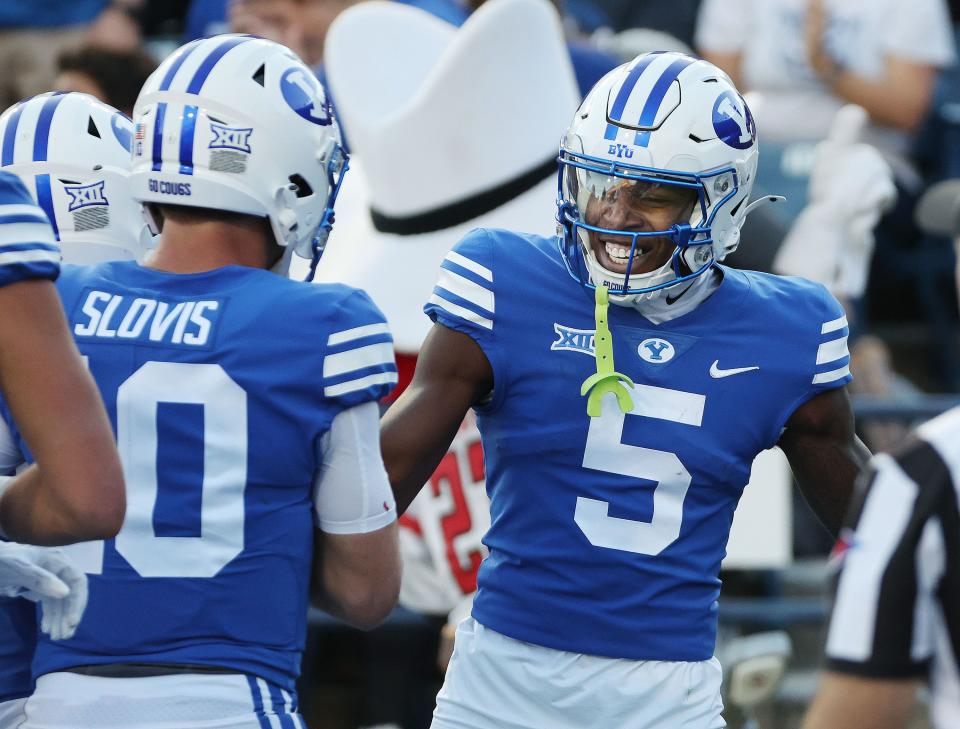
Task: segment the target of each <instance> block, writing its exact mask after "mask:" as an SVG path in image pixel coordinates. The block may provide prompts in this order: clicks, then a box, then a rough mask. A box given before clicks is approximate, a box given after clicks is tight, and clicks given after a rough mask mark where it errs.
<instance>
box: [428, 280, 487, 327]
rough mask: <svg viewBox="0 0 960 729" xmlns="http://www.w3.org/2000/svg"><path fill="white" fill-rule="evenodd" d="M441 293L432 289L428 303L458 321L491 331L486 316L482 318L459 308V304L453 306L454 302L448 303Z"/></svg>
mask: <svg viewBox="0 0 960 729" xmlns="http://www.w3.org/2000/svg"><path fill="white" fill-rule="evenodd" d="M442 293H443V291H442V289H441V290H439V291H438V290H437V289H434V291H433V295H432V296H431V297H430V299H429V303H431V304H434V305H435V306H438V307H439V308H441V309H443V310H444V311H446V312H447V313H448V314H452V315H453V316H455V317H457V318H458V319H463V320H464V321H468V322H471V323H473V324H476V325H477V326H481V327H484V328H485V329H490V330H493V320H492V319H490V318H489V317H486V316H482V315H480V314H478V313H476V312H474V311H471V310H470V309H468V308H466V307H464V306H460V305H459V304H455V303H454V302H452V301H449V300H448V299H446V298H444V297H443V296H442Z"/></svg>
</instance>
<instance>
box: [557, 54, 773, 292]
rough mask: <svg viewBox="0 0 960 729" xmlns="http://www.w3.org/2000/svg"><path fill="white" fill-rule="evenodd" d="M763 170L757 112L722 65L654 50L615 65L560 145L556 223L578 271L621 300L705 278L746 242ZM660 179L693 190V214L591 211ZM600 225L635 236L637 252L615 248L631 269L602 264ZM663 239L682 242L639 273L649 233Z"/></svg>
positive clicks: (631, 247) (639, 195)
mask: <svg viewBox="0 0 960 729" xmlns="http://www.w3.org/2000/svg"><path fill="white" fill-rule="evenodd" d="M756 169H757V133H756V126H755V124H754V121H753V116H752V114H751V113H750V110H749V109H748V108H747V105H746V103H745V102H744V100H743V97H742V96H741V95H740V94H739V92H738V91H737V89H736V88H735V87H734V85H733V82H732V81H731V80H730V78H729V77H728V76H727V75H726V74H725V73H724V72H723V71H721V70H720V69H719V68H717V67H716V66H714V65H713V64H711V63H708V62H707V61H702V60H697V59H695V58H692V57H690V56H687V55H684V54H682V53H673V52H655V53H647V54H644V55H641V56H639V57H637V58H636V59H635V60H634V61H632V62H630V63H628V64H625V65H623V66H620V67H619V68H616V69H614V70H613V71H611V72H610V73H608V74H607V75H606V76H604V77H603V78H602V79H601V80H600V81H599V82H598V83H597V85H596V86H595V87H594V88H593V90H592V91H591V92H590V94H589V95H588V96H587V98H586V99H585V100H584V102H583V104H582V105H581V107H580V109H579V110H578V111H577V114H576V116H575V117H574V120H573V123H572V124H571V126H570V128H569V129H568V131H567V134H566V136H565V137H564V139H563V141H562V142H561V146H560V176H559V190H558V199H557V205H558V212H557V222H558V224H559V228H560V230H559V232H560V244H561V250H562V252H563V254H564V258H565V261H566V263H567V267H568V269H569V271H570V273H571V275H573V276H574V277H575V278H577V279H578V280H579V281H580V282H581V283H582V284H583V285H585V286H588V287H590V288H593V287H594V286H596V285H605V286H607V287H608V288H609V290H610V293H611V294H612V295H614V296H612V297H611V300H613V301H615V302H617V303H621V304H622V303H631V302H632V301H635V300H637V299H638V298H649V297H651V296H653V295H655V293H656V292H659V291H662V290H663V289H666V288H668V287H670V286H675V285H676V284H678V283H681V282H683V281H687V280H689V279H692V278H694V277H695V276H699V275H700V274H702V273H704V272H705V271H706V270H707V269H708V268H710V267H711V266H712V265H713V264H714V263H715V262H716V261H719V260H721V259H722V258H723V257H724V256H726V255H727V254H729V253H731V252H732V251H734V250H735V249H736V247H737V244H738V243H739V242H740V227H741V226H742V225H743V221H744V218H745V217H746V213H747V208H748V207H749V206H748V205H747V198H748V197H749V195H750V190H751V188H752V187H753V182H754V176H755V174H756ZM652 185H653V186H656V185H661V186H671V187H673V188H686V189H689V190H692V191H694V192H695V193H696V204H694V206H693V212H692V215H691V217H690V219H689V221H687V222H681V223H678V224H675V225H673V226H672V227H671V228H670V229H668V230H640V231H638V230H625V229H624V230H621V229H612V228H602V227H598V226H595V225H590V224H589V223H588V222H587V220H586V219H585V217H586V213H587V205H588V203H590V202H591V200H595V201H597V200H598V201H603V200H605V199H608V200H609V199H616V196H618V195H621V194H623V193H624V192H626V193H627V195H628V196H630V197H633V198H634V199H642V198H643V196H644V195H645V194H647V193H648V191H649V190H650V189H651V186H652ZM690 199H691V201H692V200H693V196H692V195H691V196H690ZM591 231H592V232H593V233H594V234H597V235H618V236H629V238H630V240H631V243H630V244H629V251H627V250H626V248H625V246H626V245H627V244H626V243H625V244H624V247H623V248H620V249H617V248H614V251H613V252H614V253H615V254H616V255H617V256H618V257H620V258H622V260H623V261H624V262H625V264H626V267H625V273H618V272H615V271H611V270H608V269H607V268H605V267H604V266H603V265H601V263H600V262H599V261H598V260H597V256H596V255H595V253H594V251H593V250H592V247H591V245H590V232H591ZM664 237H666V238H669V239H671V240H672V241H673V243H674V244H675V246H676V248H675V250H674V252H673V254H672V256H671V257H670V259H668V260H667V262H666V263H665V264H664V265H663V266H662V267H660V268H659V269H657V270H654V271H651V272H649V273H642V274H638V273H634V274H631V273H630V270H631V267H632V265H633V261H634V257H635V255H637V254H638V251H641V252H642V251H643V249H644V241H645V240H649V239H650V238H664ZM608 250H609V249H608ZM618 262H619V261H618Z"/></svg>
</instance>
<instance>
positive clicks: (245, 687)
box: [18, 671, 305, 729]
mask: <svg viewBox="0 0 960 729" xmlns="http://www.w3.org/2000/svg"><path fill="white" fill-rule="evenodd" d="M24 712H25V714H26V720H25V721H24V723H23V724H22V725H20V727H18V729H228V728H229V729H305V725H304V723H303V719H302V718H301V717H300V715H299V714H298V713H297V707H296V697H295V696H293V695H291V693H290V692H289V691H284V690H282V689H280V688H278V687H276V686H271V685H270V684H268V683H267V682H266V681H264V680H263V679H259V678H254V677H253V676H245V675H243V674H236V673H234V674H207V673H193V674H181V675H175V676H157V677H153V678H101V677H99V676H82V675H80V674H76V673H69V672H66V671H64V672H57V673H48V674H46V675H45V676H41V677H40V678H39V679H37V687H36V690H35V691H34V693H33V695H32V696H31V697H30V698H28V699H27V704H26V707H25V710H24Z"/></svg>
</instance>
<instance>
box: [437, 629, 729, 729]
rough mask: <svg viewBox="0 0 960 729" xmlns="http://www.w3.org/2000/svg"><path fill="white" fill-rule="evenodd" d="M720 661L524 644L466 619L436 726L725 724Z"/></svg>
mask: <svg viewBox="0 0 960 729" xmlns="http://www.w3.org/2000/svg"><path fill="white" fill-rule="evenodd" d="M721 678H722V676H721V669H720V663H719V662H718V661H717V659H716V658H712V659H710V660H709V661H701V662H669V661H632V660H626V659H620V658H604V657H601V656H588V655H584V654H581V653H567V652H565V651H558V650H554V649H552V648H544V647H543V646H538V645H532V644H530V643H524V642H522V641H519V640H514V639H513V638H508V637H507V636H505V635H502V634H500V633H497V632H495V631H493V630H490V629H489V628H486V627H484V626H483V625H481V624H480V623H478V622H477V621H476V620H474V619H473V618H467V619H466V620H464V621H463V622H462V623H460V625H459V626H458V627H457V637H456V643H455V647H454V651H453V658H452V659H451V661H450V667H449V668H448V669H447V676H446V680H445V681H444V683H443V688H442V689H440V693H439V694H438V695H437V708H436V710H435V711H434V713H433V724H432V725H431V727H432V729H543V728H544V727H550V729H613V728H614V727H615V728H616V729H721V728H722V727H725V726H726V722H724V720H723V718H722V716H721V712H722V711H723V701H722V699H721V698H720V682H721Z"/></svg>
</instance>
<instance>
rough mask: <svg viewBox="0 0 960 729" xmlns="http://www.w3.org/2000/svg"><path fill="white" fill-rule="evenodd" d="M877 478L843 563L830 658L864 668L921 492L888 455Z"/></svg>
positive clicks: (879, 459)
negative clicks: (894, 561) (888, 576)
mask: <svg viewBox="0 0 960 729" xmlns="http://www.w3.org/2000/svg"><path fill="white" fill-rule="evenodd" d="M876 464H877V467H878V471H877V475H876V477H875V479H874V481H873V484H872V485H871V487H870V494H869V496H868V497H867V502H866V503H865V504H864V507H863V512H862V514H861V516H860V521H859V523H858V524H857V530H856V536H855V538H854V543H853V545H852V546H851V547H850V549H848V550H847V553H846V555H845V557H844V565H843V571H842V573H841V575H840V580H839V583H838V586H837V599H836V603H835V605H834V610H833V617H832V619H831V622H830V631H829V633H828V636H827V654H828V655H829V656H830V658H831V659H839V660H847V661H857V662H862V661H865V660H867V659H868V658H870V657H871V654H872V651H873V646H874V634H875V627H876V622H877V612H878V609H879V605H880V591H881V586H882V582H883V577H884V573H885V572H886V569H887V565H888V563H889V561H890V558H891V557H892V556H893V554H894V552H895V551H896V549H897V546H898V545H899V543H900V541H901V539H902V537H903V533H904V531H905V530H906V528H907V525H908V523H909V521H910V517H911V515H912V513H913V508H914V502H915V501H916V497H917V486H916V484H914V483H913V482H912V481H911V480H910V479H909V478H908V477H907V476H906V474H904V473H903V471H902V470H901V469H900V467H899V466H898V465H897V464H896V462H895V461H894V460H893V459H892V458H891V457H890V456H888V455H884V454H881V455H878V456H877V457H876Z"/></svg>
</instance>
